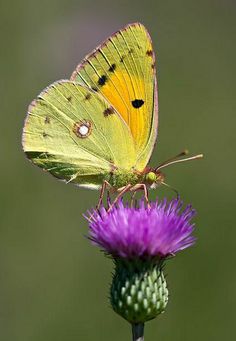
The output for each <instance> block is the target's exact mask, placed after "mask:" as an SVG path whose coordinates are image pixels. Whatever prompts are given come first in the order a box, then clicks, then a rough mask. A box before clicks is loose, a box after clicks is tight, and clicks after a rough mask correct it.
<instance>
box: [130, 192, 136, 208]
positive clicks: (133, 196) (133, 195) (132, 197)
mask: <svg viewBox="0 0 236 341" xmlns="http://www.w3.org/2000/svg"><path fill="white" fill-rule="evenodd" d="M131 190H132V189H131ZM136 193H137V191H133V193H132V196H131V204H130V206H131V207H133V206H134V202H135V200H134V198H135V195H136Z"/></svg>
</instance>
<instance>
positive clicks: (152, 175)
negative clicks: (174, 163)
mask: <svg viewBox="0 0 236 341" xmlns="http://www.w3.org/2000/svg"><path fill="white" fill-rule="evenodd" d="M164 179H165V176H164V174H163V173H161V172H160V171H155V170H150V171H149V172H147V173H146V174H145V182H146V184H147V185H149V186H150V187H151V188H156V187H158V186H159V185H161V184H162V183H163V181H164Z"/></svg>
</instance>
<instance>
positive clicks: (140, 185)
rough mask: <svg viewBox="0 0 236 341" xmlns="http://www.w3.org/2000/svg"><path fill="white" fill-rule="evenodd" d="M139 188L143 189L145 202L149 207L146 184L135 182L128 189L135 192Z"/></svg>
mask: <svg viewBox="0 0 236 341" xmlns="http://www.w3.org/2000/svg"><path fill="white" fill-rule="evenodd" d="M139 190H143V192H144V198H145V200H146V203H147V206H148V207H150V204H149V199H148V189H147V186H146V185H145V184H137V185H134V186H133V187H132V188H131V189H130V191H132V192H134V193H136V192H137V191H139Z"/></svg>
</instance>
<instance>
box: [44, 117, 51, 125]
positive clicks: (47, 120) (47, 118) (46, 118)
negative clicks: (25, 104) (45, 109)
mask: <svg viewBox="0 0 236 341" xmlns="http://www.w3.org/2000/svg"><path fill="white" fill-rule="evenodd" d="M44 123H45V124H48V123H50V117H48V116H46V117H45V120H44Z"/></svg>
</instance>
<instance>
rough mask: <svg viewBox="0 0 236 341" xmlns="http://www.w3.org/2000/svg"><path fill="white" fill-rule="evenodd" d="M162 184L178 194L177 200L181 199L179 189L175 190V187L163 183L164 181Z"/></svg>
mask: <svg viewBox="0 0 236 341" xmlns="http://www.w3.org/2000/svg"><path fill="white" fill-rule="evenodd" d="M161 184H162V185H164V186H166V187H168V188H170V189H171V190H172V191H174V192H175V194H176V196H177V199H178V198H179V192H178V191H177V189H175V188H174V187H172V186H170V185H168V184H167V183H166V182H163V181H162V183H161Z"/></svg>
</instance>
